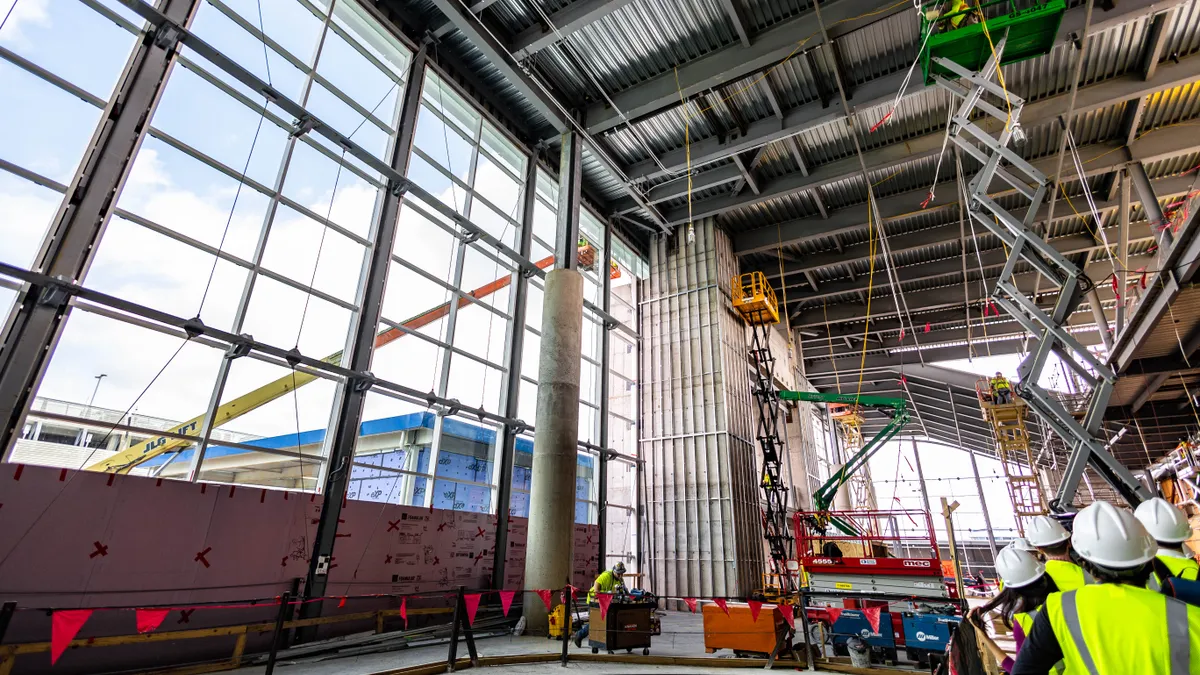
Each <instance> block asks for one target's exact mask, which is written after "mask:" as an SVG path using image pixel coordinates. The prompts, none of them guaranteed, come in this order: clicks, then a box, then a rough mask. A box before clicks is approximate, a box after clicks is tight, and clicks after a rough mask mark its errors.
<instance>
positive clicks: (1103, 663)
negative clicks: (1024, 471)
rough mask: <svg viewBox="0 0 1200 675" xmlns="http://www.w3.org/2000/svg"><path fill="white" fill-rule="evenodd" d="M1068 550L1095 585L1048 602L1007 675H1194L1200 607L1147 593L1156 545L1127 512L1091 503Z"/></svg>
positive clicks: (1199, 659)
mask: <svg viewBox="0 0 1200 675" xmlns="http://www.w3.org/2000/svg"><path fill="white" fill-rule="evenodd" d="M1074 530H1075V531H1074V533H1073V534H1072V535H1071V545H1072V547H1073V548H1074V550H1075V551H1076V552H1077V553H1078V554H1079V556H1080V557H1081V558H1082V560H1083V564H1084V565H1085V566H1086V567H1087V569H1088V571H1089V572H1090V573H1091V574H1092V576H1093V577H1095V579H1096V581H1097V582H1098V583H1094V584H1089V585H1087V586H1084V587H1082V588H1077V589H1075V590H1073V591H1067V592H1064V593H1055V594H1052V595H1050V596H1049V597H1048V598H1047V599H1046V607H1045V609H1044V610H1042V612H1041V613H1040V614H1038V616H1037V618H1035V619H1034V621H1033V626H1032V627H1031V630H1030V632H1029V635H1028V636H1027V637H1026V639H1025V643H1024V645H1023V646H1022V647H1021V651H1020V652H1018V653H1017V660H1016V663H1015V664H1013V669H1012V675H1031V674H1032V673H1039V674H1041V673H1046V672H1049V671H1050V670H1052V669H1053V668H1054V664H1055V663H1057V662H1058V661H1060V660H1061V661H1063V662H1064V664H1065V666H1066V669H1065V672H1067V673H1088V674H1089V675H1111V674H1115V673H1163V674H1168V673H1169V674H1170V675H1183V674H1185V673H1200V607H1193V606H1191V605H1188V604H1186V603H1184V602H1183V601H1182V600H1177V599H1175V598H1171V597H1168V596H1166V595H1163V594H1161V593H1155V592H1154V591H1151V590H1149V589H1147V588H1146V587H1145V586H1146V580H1147V579H1148V578H1149V577H1150V574H1151V572H1152V567H1151V561H1153V560H1154V556H1155V553H1157V552H1158V544H1156V543H1155V541H1154V538H1153V537H1151V536H1150V534H1149V533H1148V532H1146V528H1144V527H1142V524H1141V523H1139V522H1138V520H1137V518H1135V517H1134V516H1133V514H1132V513H1130V512H1129V511H1125V510H1123V509H1118V508H1117V507H1115V506H1113V505H1112V504H1109V503H1108V502H1095V503H1093V504H1090V505H1089V506H1087V507H1085V508H1084V509H1083V510H1082V511H1080V512H1079V514H1078V515H1077V516H1075V528H1074Z"/></svg>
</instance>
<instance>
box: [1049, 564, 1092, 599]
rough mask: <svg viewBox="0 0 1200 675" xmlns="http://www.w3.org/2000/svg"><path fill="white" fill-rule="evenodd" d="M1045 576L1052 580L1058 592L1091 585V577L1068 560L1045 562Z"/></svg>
mask: <svg viewBox="0 0 1200 675" xmlns="http://www.w3.org/2000/svg"><path fill="white" fill-rule="evenodd" d="M1046 574H1049V575H1050V578H1051V579H1053V580H1054V585H1055V586H1058V590H1059V592H1062V591H1073V590H1075V589H1077V588H1083V587H1084V586H1085V585H1086V584H1090V583H1092V575H1090V574H1088V573H1087V572H1086V571H1084V569H1083V568H1082V567H1080V566H1079V565H1076V564H1075V563H1073V562H1070V561H1069V560H1047V561H1046Z"/></svg>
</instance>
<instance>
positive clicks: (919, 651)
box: [900, 612, 962, 666]
mask: <svg viewBox="0 0 1200 675" xmlns="http://www.w3.org/2000/svg"><path fill="white" fill-rule="evenodd" d="M960 621H962V617H959V616H949V615H946V614H914V613H912V612H904V613H903V614H902V615H901V618H900V622H901V624H902V625H903V627H904V651H905V652H907V653H908V659H909V660H910V661H916V662H917V663H919V664H921V665H922V666H924V665H925V664H928V663H929V662H930V661H931V660H933V661H937V660H940V659H941V656H942V654H944V653H945V651H946V645H947V644H949V643H950V634H951V632H952V631H953V630H954V628H955V627H956V626H958V623H959V622H960Z"/></svg>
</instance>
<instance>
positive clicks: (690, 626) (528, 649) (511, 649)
mask: <svg viewBox="0 0 1200 675" xmlns="http://www.w3.org/2000/svg"><path fill="white" fill-rule="evenodd" d="M477 646H478V650H479V655H480V656H511V655H516V654H534V653H546V654H558V653H561V651H562V643H561V642H558V641H556V640H548V639H546V638H539V637H532V636H522V637H512V636H503V637H493V638H487V639H482V640H479V641H478V643H477ZM447 649H448V647H447V645H445V644H440V645H430V646H425V647H413V648H408V649H400V650H396V651H390V652H383V653H376V654H364V655H358V656H341V657H336V658H335V657H330V658H327V659H324V660H313V659H312V657H308V658H304V659H291V660H289V659H287V658H284V659H281V660H280V661H279V662H278V663H277V664H276V668H275V672H276V673H277V674H279V675H335V674H336V675H370V674H372V673H379V672H385V671H388V670H392V669H396V668H404V667H408V666H415V665H421V664H427V663H435V662H442V661H445V659H446V655H447ZM570 650H571V653H575V654H581V653H590V651H591V650H590V649H589V648H588V647H587V643H586V642H585V643H584V646H583V648H576V647H575V646H574V645H573V644H572V645H571V646H570ZM634 653H635V654H637V653H638V652H634ZM651 654H656V655H663V656H688V657H707V658H712V659H733V658H735V657H734V656H733V654H731V653H729V652H725V651H720V652H717V653H715V654H705V653H704V631H703V623H702V620H701V618H700V615H698V614H696V615H693V614H689V613H686V612H667V613H666V616H664V617H663V634H662V635H659V636H655V637H654V639H653V646H652V647H651ZM458 655H459V657H460V658H463V657H465V656H466V646H465V645H460V647H459V651H458ZM496 668H502V669H503V673H505V674H508V675H525V674H529V675H534V674H543V673H544V674H546V675H549V674H551V673H561V672H564V669H563V667H562V666H561V665H560V664H559V663H558V662H554V663H539V664H520V665H509V666H502V667H501V666H498V667H496ZM585 669H586V671H587V672H588V673H597V674H599V673H647V672H655V673H657V672H662V673H685V672H686V673H724V674H725V675H730V673H731V672H736V671H730V669H729V668H728V667H724V668H722V667H712V668H703V667H696V666H664V665H652V664H637V663H631V664H626V663H597V662H585V661H577V662H573V663H570V664H569V665H568V666H567V670H585ZM263 671H264V667H263V666H257V667H249V668H242V669H239V670H236V671H232V672H234V673H237V674H238V675H258V674H259V673H262V672H263ZM816 672H827V671H816ZM914 672H915V671H914Z"/></svg>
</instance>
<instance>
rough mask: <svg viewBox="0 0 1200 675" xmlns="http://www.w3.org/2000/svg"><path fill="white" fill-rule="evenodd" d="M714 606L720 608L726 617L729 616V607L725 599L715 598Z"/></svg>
mask: <svg viewBox="0 0 1200 675" xmlns="http://www.w3.org/2000/svg"><path fill="white" fill-rule="evenodd" d="M713 604H714V605H716V606H717V607H720V608H721V611H722V612H725V616H729V605H727V604H725V598H713Z"/></svg>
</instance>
